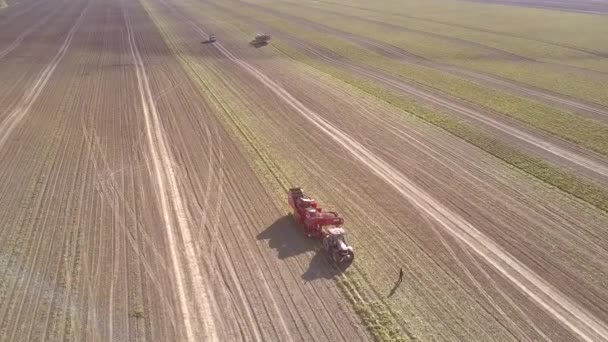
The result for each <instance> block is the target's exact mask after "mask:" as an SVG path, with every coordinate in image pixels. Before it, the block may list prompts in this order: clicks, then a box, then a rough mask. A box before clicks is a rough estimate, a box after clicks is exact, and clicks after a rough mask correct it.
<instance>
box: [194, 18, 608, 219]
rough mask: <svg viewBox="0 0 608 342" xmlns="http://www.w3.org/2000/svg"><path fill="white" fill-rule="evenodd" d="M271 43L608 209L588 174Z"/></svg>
mask: <svg viewBox="0 0 608 342" xmlns="http://www.w3.org/2000/svg"><path fill="white" fill-rule="evenodd" d="M205 11H207V12H209V11H211V9H210V8H209V7H206V8H205ZM213 16H214V17H215V18H221V19H222V20H225V21H226V22H230V24H231V25H233V26H234V27H237V28H239V29H240V30H241V31H244V32H247V33H250V32H249V31H251V30H249V28H247V27H246V26H244V23H243V22H242V21H235V20H233V19H234V18H230V17H229V16H224V15H222V13H219V12H216V11H214V12H213ZM272 45H273V46H274V47H275V48H276V49H278V50H279V51H281V52H282V53H284V54H285V55H287V56H288V57H290V58H292V59H294V60H296V61H299V62H302V63H305V64H307V65H309V66H311V67H313V68H315V69H317V70H319V71H321V72H323V73H326V74H328V75H331V76H333V77H334V78H336V79H338V80H341V81H343V82H346V83H348V84H350V85H352V86H354V87H356V88H358V89H360V90H362V91H364V92H366V93H368V94H371V95H373V96H375V97H376V98H378V99H381V100H383V101H385V102H387V103H389V104H391V105H393V106H395V107H397V108H399V109H401V110H402V111H403V112H404V115H413V116H416V117H418V118H420V119H422V120H424V121H426V122H429V123H431V124H433V125H435V126H437V127H440V128H442V129H444V130H445V131H447V132H449V133H451V134H453V135H455V136H457V137H459V138H461V139H463V140H465V141H467V142H469V143H471V144H473V145H475V146H477V147H478V148H480V149H482V150H484V151H486V152H488V153H490V154H492V155H493V156H495V157H497V158H499V159H501V160H503V161H505V162H506V163H508V164H510V165H511V166H513V167H515V168H517V169H520V170H522V171H524V172H526V173H528V174H530V175H532V176H534V177H536V178H537V179H539V180H541V181H543V182H546V183H548V184H550V185H552V186H554V187H556V188H558V189H560V190H562V191H564V192H566V193H568V194H570V195H572V196H574V197H576V198H579V199H581V200H583V201H585V202H587V203H589V204H591V205H593V206H595V207H597V208H600V209H602V210H604V211H608V189H605V188H604V187H602V186H600V185H598V184H596V183H594V182H592V181H590V180H587V179H586V178H582V177H578V176H575V175H573V174H572V173H570V172H568V171H565V170H563V169H561V168H559V167H556V166H554V165H552V164H550V163H548V162H546V161H544V160H542V159H540V158H536V157H533V156H530V155H528V154H526V153H523V152H522V151H519V150H518V149H517V148H515V147H513V146H510V145H507V144H505V143H503V142H501V141H499V140H497V139H495V138H492V137H490V136H488V135H486V134H484V133H483V132H481V131H480V130H478V129H475V128H473V127H471V126H470V125H468V124H466V123H464V122H462V121H461V120H458V119H456V118H454V117H452V116H450V115H447V114H443V113H439V112H437V111H436V110H433V109H430V108H428V107H426V106H423V105H421V104H419V103H416V102H415V101H412V100H411V99H408V98H407V97H404V96H400V95H399V94H396V93H394V92H392V91H389V90H387V89H385V88H383V87H381V86H379V85H378V84H376V83H375V82H373V81H369V80H366V79H363V78H360V77H356V76H354V75H353V74H352V73H349V72H345V71H343V70H341V69H338V68H335V67H332V66H330V65H328V64H325V63H322V62H319V61H317V60H314V59H311V58H309V57H308V56H306V55H304V54H302V53H300V52H299V51H297V50H296V49H293V48H291V47H290V46H288V45H287V44H284V43H282V42H280V41H277V40H275V41H274V42H273V43H272Z"/></svg>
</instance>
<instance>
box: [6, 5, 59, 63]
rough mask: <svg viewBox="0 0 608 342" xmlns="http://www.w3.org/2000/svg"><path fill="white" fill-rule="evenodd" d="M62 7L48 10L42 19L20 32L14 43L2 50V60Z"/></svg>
mask: <svg viewBox="0 0 608 342" xmlns="http://www.w3.org/2000/svg"><path fill="white" fill-rule="evenodd" d="M60 9H61V10H63V8H62V7H61V6H55V9H54V10H52V11H50V12H48V14H46V15H45V16H44V17H43V18H42V19H40V20H38V21H36V22H35V23H34V24H33V25H32V26H30V27H28V28H27V29H26V30H25V31H23V32H21V34H19V35H18V36H17V38H15V40H14V41H13V42H12V43H10V44H9V45H8V46H7V47H5V48H4V49H3V50H0V60H2V59H3V58H4V57H6V55H8V54H9V53H11V52H12V51H13V50H15V49H16V48H17V47H18V46H19V45H20V44H21V42H22V41H23V40H24V39H25V38H26V37H27V36H29V35H30V34H31V33H32V32H34V31H35V30H37V29H38V28H39V27H40V26H42V25H44V24H46V22H47V21H49V19H50V18H51V17H52V16H53V15H55V13H57V12H58V11H59V10H60Z"/></svg>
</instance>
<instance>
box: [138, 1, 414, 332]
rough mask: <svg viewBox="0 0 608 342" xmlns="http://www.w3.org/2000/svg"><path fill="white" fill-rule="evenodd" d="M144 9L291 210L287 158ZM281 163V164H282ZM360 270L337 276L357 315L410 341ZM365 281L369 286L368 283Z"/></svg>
mask: <svg viewBox="0 0 608 342" xmlns="http://www.w3.org/2000/svg"><path fill="white" fill-rule="evenodd" d="M141 2H142V4H143V6H144V8H145V9H146V11H147V12H148V14H149V15H150V17H151V18H152V20H153V21H154V22H155V24H156V26H157V27H158V29H159V31H160V32H161V34H162V36H163V38H164V40H165V42H166V43H167V45H168V46H169V47H170V48H171V49H172V50H173V51H174V53H175V55H176V56H177V57H178V59H179V61H180V63H181V64H182V67H183V68H184V70H185V71H186V72H187V73H188V75H189V76H190V79H191V80H193V81H194V82H195V84H197V85H198V86H199V87H200V89H201V94H206V97H208V99H209V102H210V103H211V104H213V105H214V106H215V109H216V110H217V112H220V113H222V115H218V119H220V121H221V122H222V123H223V124H224V127H225V128H226V129H227V130H228V131H229V132H231V133H232V136H234V137H236V138H237V139H238V140H239V142H240V144H239V145H240V147H241V149H242V150H243V152H244V153H246V154H247V155H249V156H250V157H251V159H250V161H251V162H252V167H253V169H254V170H255V172H256V173H257V174H258V176H259V179H260V181H261V182H262V183H264V185H265V188H266V189H268V193H269V194H272V195H273V198H274V203H275V205H276V206H277V208H281V209H282V210H285V211H289V207H288V206H287V204H286V203H285V201H284V199H285V193H286V192H287V190H288V188H289V187H290V184H292V183H290V181H289V179H288V177H287V176H286V175H285V170H284V167H285V165H286V164H287V162H286V161H283V160H277V154H272V158H271V157H270V155H271V153H269V152H268V147H267V146H265V144H263V143H261V142H260V141H259V139H257V138H256V135H255V134H254V133H253V132H251V130H250V128H249V127H248V125H247V123H246V122H244V119H243V115H242V113H245V112H247V109H246V108H243V107H240V108H239V106H238V105H237V104H236V103H235V102H232V101H231V102H230V103H227V102H226V101H225V100H223V99H220V98H218V97H216V96H215V95H214V94H216V93H218V92H220V93H221V92H222V89H218V88H217V87H218V86H217V84H220V83H221V82H211V81H210V79H211V78H210V77H209V76H210V75H207V74H208V72H207V71H205V70H204V68H203V67H201V66H200V65H199V64H198V63H197V62H196V60H194V59H192V58H191V57H190V56H189V54H188V53H186V52H184V51H181V50H180V47H183V46H185V45H182V44H179V43H178V42H176V41H175V40H174V38H173V37H171V34H170V33H169V29H168V28H167V25H166V24H165V23H164V22H163V20H162V15H160V14H158V11H156V10H155V9H153V8H152V7H151V6H150V5H149V4H147V3H146V2H145V1H141ZM279 164H281V167H279V166H278V165H279ZM359 273H360V271H358V270H356V269H355V270H353V271H350V272H348V273H346V274H344V275H342V276H339V277H338V278H337V281H338V285H339V288H340V290H341V291H342V293H343V294H344V295H345V296H346V298H347V299H348V300H349V302H350V303H351V304H352V305H353V308H354V310H355V312H356V313H357V315H358V316H359V317H360V318H361V321H362V322H363V324H364V326H365V327H366V329H367V330H368V331H369V332H370V333H371V334H372V336H373V337H374V338H375V339H376V340H377V341H382V342H401V341H409V340H411V339H410V338H406V337H405V335H404V334H403V333H402V332H401V330H400V328H399V326H398V325H397V323H396V320H395V318H394V315H393V314H392V313H391V311H390V309H388V307H387V305H386V304H385V303H383V302H381V301H372V300H370V299H369V298H368V296H367V295H366V293H367V292H368V291H367V290H366V289H365V288H366V287H367V286H369V285H368V284H365V282H363V281H362V280H361V276H359V275H358V274H359ZM364 284H365V285H364Z"/></svg>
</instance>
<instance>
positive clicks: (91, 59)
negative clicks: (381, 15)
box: [0, 0, 608, 341]
mask: <svg viewBox="0 0 608 342" xmlns="http://www.w3.org/2000/svg"><path fill="white" fill-rule="evenodd" d="M205 6H206V4H205V2H200V1H199V2H190V1H188V0H139V1H135V0H132V1H127V0H47V1H36V0H30V1H23V2H20V3H18V4H16V5H14V6H10V7H9V8H6V9H5V10H3V11H2V12H0V19H1V20H0V80H1V81H0V341H36V340H45V341H47V340H49V341H55V340H68V341H313V340H318V341H359V340H373V339H374V338H375V339H377V340H465V341H508V340H548V341H573V340H581V341H604V340H607V341H608V276H607V275H608V231H607V230H606V229H607V228H606V227H608V217H607V215H605V213H604V212H602V211H600V210H599V209H596V208H593V207H590V206H588V205H586V204H584V203H582V202H581V201H578V200H575V199H573V198H571V197H568V196H566V195H565V194H563V193H561V192H559V191H557V190H556V189H554V188H551V187H549V186H547V185H546V184H544V183H541V182H539V181H537V180H536V179H533V178H531V177H529V176H527V175H525V174H522V173H520V172H517V171H515V170H513V169H512V168H511V167H508V166H507V165H505V164H504V163H502V162H500V161H499V160H497V159H495V158H493V157H491V156H490V155H488V154H486V153H484V152H482V151H481V150H479V149H477V148H475V147H474V146H472V145H469V144H467V143H465V142H464V141H462V140H460V139H457V138H456V137H454V136H451V135H449V134H447V133H446V132H444V131H442V130H439V129H436V128H435V127H433V126H430V125H428V124H426V123H423V122H421V121H418V120H417V119H415V118H413V117H408V116H405V115H403V113H402V112H400V111H399V110H397V109H396V108H394V107H392V106H390V105H388V104H387V103H385V102H382V101H379V100H378V99H377V98H374V97H372V96H369V95H367V94H363V93H361V92H360V91H358V90H356V89H355V88H352V87H350V86H349V85H347V84H344V83H341V82H338V81H337V80H335V79H333V78H331V77H329V76H328V75H325V74H322V73H320V72H318V71H317V70H314V69H312V68H309V67H306V66H304V65H303V64H300V63H298V62H296V61H294V60H291V59H289V58H287V57H286V56H285V55H282V54H281V53H280V52H278V51H277V50H275V49H274V48H273V47H272V46H271V45H270V46H267V47H264V48H261V49H255V48H253V47H251V46H249V45H248V44H247V43H248V41H249V40H250V39H251V35H250V33H249V32H244V31H242V30H239V29H237V28H235V27H234V26H231V25H229V24H227V23H225V22H223V21H221V20H216V19H215V18H213V17H212V16H211V15H209V14H208V13H207V12H205ZM211 32H213V33H216V34H217V36H218V42H217V43H215V44H208V43H206V44H201V41H204V40H206V38H207V36H208V34H209V33H211ZM300 48H301V49H302V51H303V52H305V53H313V54H317V56H318V57H319V58H325V59H326V60H327V62H328V63H334V64H336V65H341V66H342V67H344V68H345V70H351V71H352V72H353V73H360V74H366V75H368V76H369V77H370V78H372V79H374V78H375V79H376V80H378V81H381V83H384V84H386V85H387V87H390V86H391V82H393V80H391V79H390V78H388V77H387V76H386V75H381V74H379V73H376V72H374V71H370V70H364V69H360V68H358V67H357V66H354V65H350V64H340V63H341V62H340V61H337V60H333V59H332V58H330V56H327V55H324V54H323V53H321V55H318V53H319V51H318V50H314V48H313V49H312V50H311V47H309V46H306V45H305V44H302V45H300ZM394 86H395V87H397V88H399V87H401V88H402V90H403V91H404V92H405V93H408V94H410V96H414V97H415V96H423V95H424V94H423V93H420V90H414V89H411V88H407V87H405V86H404V85H403V84H399V85H394ZM417 92H418V93H417ZM429 100H433V101H441V99H439V98H432V99H429ZM450 105H453V104H450ZM456 109H458V108H456ZM462 110H465V111H466V110H467V109H466V108H465V109H462ZM465 114H466V113H465ZM465 114H463V115H465ZM476 115H477V114H476ZM478 115H479V116H482V114H478ZM501 125H503V126H504V127H505V130H511V131H513V130H514V129H516V128H514V127H512V126H508V124H507V123H501ZM505 125H506V126H505ZM503 126H501V127H503ZM536 139H540V138H538V137H536ZM539 141H540V140H539ZM538 144H540V145H542V147H543V148H547V145H546V144H545V142H543V141H540V142H538ZM558 154H560V155H561V157H562V158H566V159H567V156H566V157H564V155H563V154H561V153H558ZM575 157H578V155H575ZM572 158H574V157H572ZM576 160H578V159H576ZM576 160H574V159H573V160H571V161H572V162H576ZM596 162H597V163H599V164H598V165H599V166H597V167H598V170H604V168H607V169H608V165H606V163H605V162H604V161H603V160H599V161H596ZM594 165H595V164H594ZM295 185H301V186H303V187H304V188H305V190H307V191H309V192H311V193H312V195H314V196H315V197H317V198H318V199H319V200H320V202H321V203H322V204H323V205H326V206H329V207H330V208H332V209H335V210H337V211H339V212H341V213H343V215H344V216H345V217H346V221H347V222H348V227H347V229H348V231H349V233H350V235H351V237H352V239H351V240H349V241H351V242H352V243H353V244H354V246H355V250H356V255H357V260H356V262H355V263H356V264H355V265H354V266H353V267H352V268H351V270H349V272H348V273H346V274H341V273H340V272H338V270H336V268H335V267H333V266H332V265H331V264H330V263H329V262H328V261H327V260H326V259H325V257H324V255H323V253H322V252H320V251H319V246H318V244H317V243H315V242H314V241H310V240H307V239H306V238H305V237H304V236H303V234H302V233H301V232H300V231H299V230H298V227H296V226H295V225H294V224H293V222H292V220H291V219H290V218H289V217H288V216H286V213H287V211H286V204H285V200H286V198H285V192H284V191H285V189H286V187H289V186H295ZM400 268H403V270H404V271H405V276H404V279H403V283H402V284H401V286H399V287H394V288H393V283H394V280H395V277H396V275H397V274H398V272H399V269H400ZM344 284H349V285H348V286H346V285H344Z"/></svg>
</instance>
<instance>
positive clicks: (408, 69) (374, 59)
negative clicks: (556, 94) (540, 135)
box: [224, 7, 608, 155]
mask: <svg viewBox="0 0 608 342" xmlns="http://www.w3.org/2000/svg"><path fill="white" fill-rule="evenodd" d="M224 8H225V7H224ZM226 10H227V11H237V10H235V9H226ZM238 12H239V13H242V14H244V15H248V16H252V17H255V18H256V20H259V21H262V22H264V23H265V24H267V25H270V26H272V27H274V28H276V29H277V30H279V31H283V32H286V33H289V34H290V35H292V36H294V37H297V38H298V39H301V40H304V41H307V42H309V43H311V44H316V45H318V46H321V47H323V48H324V49H327V50H329V51H331V52H333V53H335V54H337V55H340V56H343V57H345V58H348V59H350V60H351V61H353V62H356V63H359V64H363V65H368V66H370V67H373V68H375V69H379V70H381V71H385V72H387V73H389V74H391V75H397V76H398V77H400V78H403V79H404V80H409V81H411V82H414V83H418V84H421V85H424V86H426V87H429V88H434V89H437V90H439V91H442V92H444V93H446V94H449V95H452V96H454V97H457V98H460V99H463V100H465V101H468V102H471V103H473V104H476V105H479V106H482V107H485V108H488V109H491V110H493V111H495V112H498V113H502V114H505V115H508V116H510V117H512V118H514V119H517V120H519V121H521V122H524V123H526V124H528V125H530V126H532V127H535V128H537V129H540V130H543V131H545V132H547V133H550V134H554V135H556V136H558V137H560V138H563V139H565V140H569V141H572V142H574V143H576V144H580V145H581V146H584V147H586V148H589V149H591V150H594V151H596V152H598V153H601V154H604V155H608V138H607V137H608V125H606V124H604V123H601V122H598V121H595V120H591V119H587V118H584V117H581V116H580V115H576V114H573V113H570V112H565V111H560V110H557V109H555V108H553V107H549V106H547V105H545V104H542V103H540V102H538V101H535V100H531V99H527V98H524V97H521V96H516V95H512V94H507V93H505V92H502V91H499V90H496V89H491V88H488V87H486V86H483V85H480V84H477V83H474V82H471V81H467V80H464V79H462V78H459V77H456V76H452V75H449V74H445V73H442V72H439V71H436V70H433V69H431V68H426V67H422V66H416V65H410V64H403V63H399V62H397V61H394V60H392V59H390V58H387V57H384V56H382V55H379V54H377V53H374V52H373V51H370V50H367V49H365V48H362V47H360V46H358V45H355V44H352V43H349V42H345V41H344V40H341V39H339V38H336V37H333V36H327V35H324V34H322V33H319V32H316V31H311V30H308V29H305V28H302V27H300V26H297V25H293V24H291V23H289V22H287V21H285V20H283V19H280V18H278V17H276V16H273V15H269V14H265V13H262V12H260V11H257V10H251V9H246V8H245V7H241V8H239V9H238ZM275 45H276V44H275ZM317 64H318V63H317Z"/></svg>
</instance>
